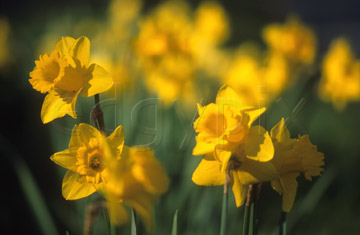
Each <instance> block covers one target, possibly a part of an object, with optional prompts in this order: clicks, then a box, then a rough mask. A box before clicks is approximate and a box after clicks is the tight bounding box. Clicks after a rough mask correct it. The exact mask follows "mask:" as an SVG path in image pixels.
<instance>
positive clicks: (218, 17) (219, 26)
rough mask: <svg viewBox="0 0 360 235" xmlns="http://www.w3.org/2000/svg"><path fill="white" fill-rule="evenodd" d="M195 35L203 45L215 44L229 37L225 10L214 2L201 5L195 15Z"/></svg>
mask: <svg viewBox="0 0 360 235" xmlns="http://www.w3.org/2000/svg"><path fill="white" fill-rule="evenodd" d="M195 33H196V34H198V35H199V37H200V38H202V39H203V43H213V44H217V43H220V42H222V41H223V40H225V39H226V38H227V37H228V36H229V23H228V19H227V17H226V13H225V10H224V9H223V8H222V7H221V6H220V5H219V4H218V3H216V2H205V3H202V4H201V5H200V6H199V8H198V9H197V10H196V13H195Z"/></svg>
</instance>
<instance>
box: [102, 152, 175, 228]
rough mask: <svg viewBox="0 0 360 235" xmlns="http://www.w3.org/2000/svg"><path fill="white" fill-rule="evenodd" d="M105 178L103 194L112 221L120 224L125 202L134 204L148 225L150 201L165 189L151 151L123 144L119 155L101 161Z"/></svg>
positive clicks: (163, 175) (165, 179) (166, 185)
mask: <svg viewBox="0 0 360 235" xmlns="http://www.w3.org/2000/svg"><path fill="white" fill-rule="evenodd" d="M104 166H105V167H106V168H107V169H108V170H109V178H108V182H107V184H105V187H104V190H105V197H106V198H107V199H108V201H109V211H110V217H111V220H112V221H113V223H115V224H123V223H125V222H127V217H126V216H125V217H124V216H122V214H123V212H122V211H124V209H119V208H121V207H124V206H125V205H127V206H130V207H132V208H134V210H135V211H136V212H137V213H138V214H139V215H140V216H141V218H142V219H143V221H144V222H145V224H146V227H147V228H148V229H149V230H151V229H152V213H153V211H152V205H153V204H154V203H155V202H156V199H157V197H158V196H159V195H160V194H163V193H165V192H166V191H167V189H168V179H167V176H166V173H165V170H164V168H163V167H162V165H161V164H160V163H159V162H158V161H157V160H156V158H155V156H154V152H153V151H152V150H151V149H148V148H130V147H127V146H124V148H123V151H122V153H121V155H120V158H112V159H108V161H105V163H104Z"/></svg>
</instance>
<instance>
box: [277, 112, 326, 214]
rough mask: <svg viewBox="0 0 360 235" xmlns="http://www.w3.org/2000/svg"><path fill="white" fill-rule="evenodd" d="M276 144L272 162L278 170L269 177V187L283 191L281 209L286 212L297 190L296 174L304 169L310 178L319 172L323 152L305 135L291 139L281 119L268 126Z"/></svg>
mask: <svg viewBox="0 0 360 235" xmlns="http://www.w3.org/2000/svg"><path fill="white" fill-rule="evenodd" d="M271 137H272V139H273V143H274V147H275V155H274V158H273V159H272V161H271V162H272V163H273V164H274V165H275V167H276V169H277V170H278V172H279V177H278V178H276V179H274V180H272V181H271V186H272V188H273V189H274V190H275V191H277V192H278V193H279V194H280V195H283V200H282V210H283V211H285V212H289V211H290V210H291V208H292V206H293V204H294V200H295V195H296V191H297V186H298V184H297V181H296V177H297V176H299V174H300V173H304V175H305V178H306V179H307V180H309V181H311V180H312V178H311V177H313V176H319V175H320V173H321V172H322V171H323V170H324V169H323V168H321V166H323V165H324V155H323V154H322V153H320V152H318V151H317V147H316V146H315V145H313V144H311V142H310V140H309V136H308V135H303V136H299V137H298V138H297V139H291V138H290V133H289V130H288V129H287V127H286V125H285V122H284V119H281V121H280V122H279V123H278V124H276V125H275V126H274V127H273V128H272V129H271Z"/></svg>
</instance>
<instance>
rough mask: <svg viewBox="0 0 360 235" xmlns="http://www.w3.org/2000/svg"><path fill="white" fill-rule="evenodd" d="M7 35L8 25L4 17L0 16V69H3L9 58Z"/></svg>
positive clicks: (8, 34) (8, 33)
mask: <svg viewBox="0 0 360 235" xmlns="http://www.w3.org/2000/svg"><path fill="white" fill-rule="evenodd" d="M9 36H10V25H9V23H8V21H7V20H6V19H3V18H0V70H3V69H5V66H6V64H7V63H8V62H9V61H10V60H11V53H10V48H11V47H10V43H9V42H10V40H9Z"/></svg>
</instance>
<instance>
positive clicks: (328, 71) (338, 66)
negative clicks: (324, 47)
mask: <svg viewBox="0 0 360 235" xmlns="http://www.w3.org/2000/svg"><path fill="white" fill-rule="evenodd" d="M319 96H320V98H321V99H322V100H324V101H331V102H332V103H333V105H334V106H335V108H336V109H337V110H339V111H341V110H343V109H344V108H345V107H346V105H347V102H349V101H358V100H359V99H360V61H359V60H356V59H355V58H354V55H353V53H352V51H351V47H350V45H349V43H348V41H346V40H345V39H344V38H339V39H337V40H335V41H334V42H333V43H332V44H331V46H330V49H329V52H328V53H327V54H326V56H325V58H324V62H323V67H322V78H321V81H320V86H319Z"/></svg>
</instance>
